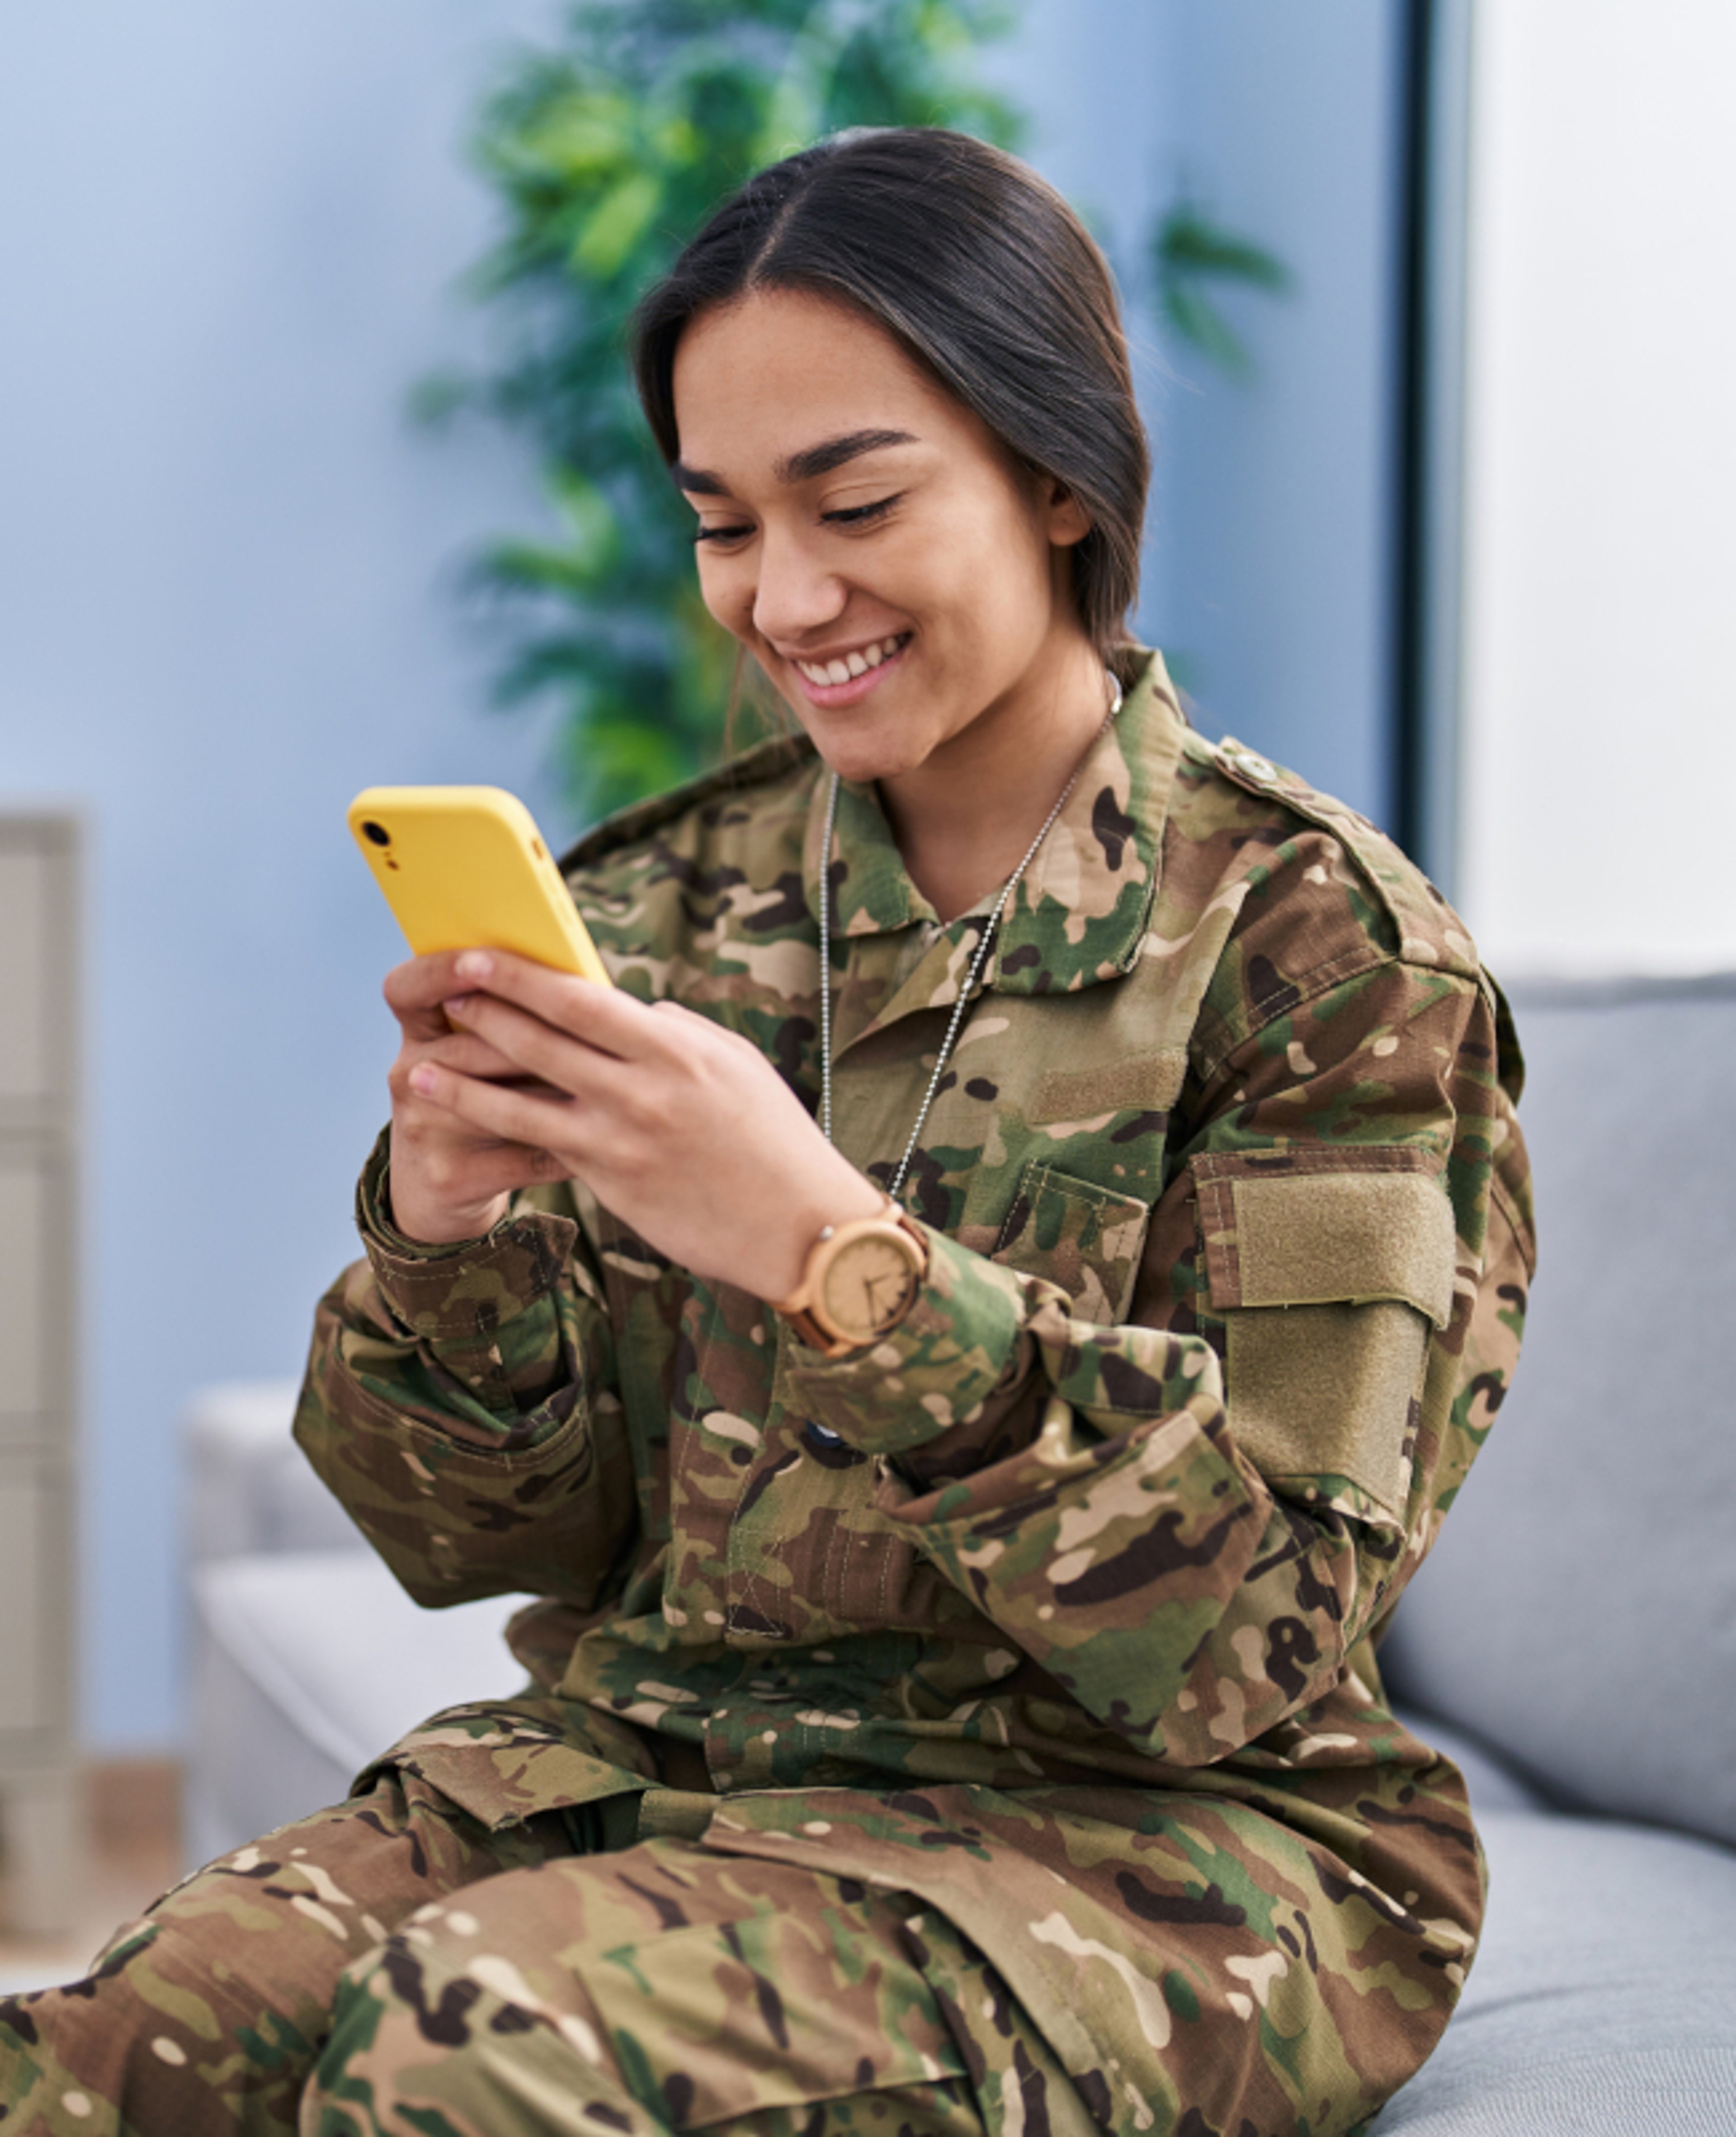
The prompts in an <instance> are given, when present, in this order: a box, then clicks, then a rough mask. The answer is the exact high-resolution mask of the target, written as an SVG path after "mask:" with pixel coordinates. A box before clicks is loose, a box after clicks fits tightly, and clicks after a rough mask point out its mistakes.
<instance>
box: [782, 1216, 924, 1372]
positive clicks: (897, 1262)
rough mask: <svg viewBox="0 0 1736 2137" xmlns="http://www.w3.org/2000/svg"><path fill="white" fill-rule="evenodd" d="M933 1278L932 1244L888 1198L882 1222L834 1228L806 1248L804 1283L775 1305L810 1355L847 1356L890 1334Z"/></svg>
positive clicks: (855, 1221) (858, 1220)
mask: <svg viewBox="0 0 1736 2137" xmlns="http://www.w3.org/2000/svg"><path fill="white" fill-rule="evenodd" d="M927 1273H928V1241H927V1239H926V1237H925V1236H924V1235H923V1233H922V1231H921V1227H920V1226H919V1225H917V1224H916V1223H914V1222H913V1221H912V1219H911V1218H909V1217H907V1215H905V1213H904V1212H903V1210H901V1209H900V1208H899V1207H898V1205H897V1203H896V1202H894V1201H893V1200H892V1197H891V1196H890V1195H888V1196H887V1200H886V1207H885V1208H884V1209H883V1210H882V1211H881V1212H880V1214H879V1215H878V1216H877V1217H854V1218H852V1219H850V1221H849V1223H848V1224H828V1225H827V1226H826V1228H825V1229H824V1231H823V1232H822V1233H821V1234H820V1235H819V1238H818V1239H816V1240H815V1242H814V1244H813V1245H812V1246H811V1247H810V1249H808V1259H807V1263H806V1266H805V1268H803V1270H802V1280H801V1282H800V1283H799V1284H797V1286H796V1287H795V1290H794V1291H792V1292H790V1296H789V1297H787V1298H780V1299H776V1300H774V1302H773V1310H774V1311H775V1312H778V1313H781V1314H782V1315H783V1317H784V1318H785V1320H786V1321H787V1322H789V1323H790V1326H791V1327H792V1328H794V1329H795V1332H796V1334H797V1335H798V1336H800V1337H801V1339H802V1341H803V1342H805V1344H807V1345H808V1346H809V1348H810V1350H815V1351H820V1352H822V1353H823V1354H824V1356H826V1357H828V1358H841V1357H843V1356H844V1354H845V1353H846V1351H857V1350H860V1349H861V1347H862V1346H863V1344H864V1343H873V1342H876V1341H878V1340H879V1338H880V1337H881V1336H887V1335H890V1334H891V1332H892V1330H893V1329H894V1328H896V1327H897V1325H898V1323H899V1322H901V1321H902V1319H903V1318H904V1317H905V1315H906V1314H907V1313H908V1312H909V1311H910V1309H911V1307H912V1306H913V1305H914V1304H915V1303H916V1300H917V1293H918V1292H920V1291H921V1288H922V1279H923V1278H924V1277H925V1276H926V1274H927Z"/></svg>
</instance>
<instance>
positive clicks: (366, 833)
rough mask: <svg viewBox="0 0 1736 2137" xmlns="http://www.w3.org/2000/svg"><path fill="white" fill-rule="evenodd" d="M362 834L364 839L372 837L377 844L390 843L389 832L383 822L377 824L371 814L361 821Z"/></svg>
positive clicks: (384, 844) (386, 844) (385, 844)
mask: <svg viewBox="0 0 1736 2137" xmlns="http://www.w3.org/2000/svg"><path fill="white" fill-rule="evenodd" d="M362 837H363V838H364V839H372V840H373V842H374V844H375V845H377V846H389V845H391V832H390V831H388V830H387V828H386V826H385V825H383V824H377V823H376V822H375V821H374V820H373V818H372V816H370V817H368V818H367V820H366V821H365V822H364V823H363V825H362Z"/></svg>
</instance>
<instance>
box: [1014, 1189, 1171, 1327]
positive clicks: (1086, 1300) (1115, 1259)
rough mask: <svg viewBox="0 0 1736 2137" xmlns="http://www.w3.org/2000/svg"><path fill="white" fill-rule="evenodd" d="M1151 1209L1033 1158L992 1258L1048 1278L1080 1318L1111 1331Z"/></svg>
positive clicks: (1127, 1293) (1125, 1299)
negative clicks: (1065, 1297)
mask: <svg viewBox="0 0 1736 2137" xmlns="http://www.w3.org/2000/svg"><path fill="white" fill-rule="evenodd" d="M1150 1220H1151V1211H1150V1207H1149V1206H1148V1205H1146V1204H1145V1203H1144V1202H1142V1201H1141V1200H1140V1198H1139V1196H1138V1195H1121V1194H1118V1193H1116V1190H1114V1189H1113V1188H1111V1187H1099V1186H1098V1185H1096V1183H1095V1182H1094V1181H1092V1180H1079V1179H1076V1178H1075V1177H1074V1176H1073V1175H1072V1174H1071V1173H1067V1172H1063V1171H1060V1169H1059V1168H1058V1166H1053V1165H1046V1164H1043V1163H1041V1162H1039V1161H1036V1160H1034V1159H1033V1161H1032V1162H1031V1163H1030V1164H1029V1165H1028V1166H1026V1167H1025V1171H1024V1176H1023V1177H1022V1178H1021V1179H1020V1180H1019V1192H1018V1193H1017V1195H1014V1198H1013V1206H1012V1208H1011V1209H1010V1210H1009V1211H1008V1212H1007V1216H1006V1221H1005V1223H1004V1224H1003V1225H1002V1226H1001V1228H1000V1236H999V1239H998V1240H997V1241H996V1243H995V1248H994V1253H993V1255H992V1256H991V1257H990V1258H991V1259H992V1260H994V1261H997V1262H1002V1263H1004V1264H1005V1265H1006V1267H1007V1268H1012V1269H1017V1270H1018V1271H1019V1273H1020V1274H1021V1275H1024V1276H1040V1277H1046V1278H1048V1281H1049V1282H1050V1283H1053V1284H1057V1285H1058V1286H1059V1287H1060V1288H1061V1289H1062V1290H1063V1291H1064V1292H1066V1293H1067V1297H1069V1298H1070V1299H1072V1302H1073V1310H1074V1312H1075V1313H1076V1314H1077V1317H1078V1318H1079V1319H1080V1320H1081V1321H1089V1322H1096V1323H1097V1325H1098V1326H1103V1327H1115V1326H1118V1325H1119V1324H1120V1322H1121V1317H1122V1316H1123V1315H1124V1314H1125V1313H1126V1311H1127V1307H1128V1303H1129V1302H1130V1301H1131V1298H1132V1297H1133V1283H1134V1278H1135V1277H1136V1276H1137V1275H1138V1274H1139V1267H1140V1253H1142V1252H1143V1250H1144V1249H1145V1228H1146V1226H1147V1224H1150Z"/></svg>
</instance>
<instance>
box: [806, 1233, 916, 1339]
mask: <svg viewBox="0 0 1736 2137" xmlns="http://www.w3.org/2000/svg"><path fill="white" fill-rule="evenodd" d="M919 1253H920V1249H918V1248H917V1244H916V1243H915V1241H914V1240H912V1239H908V1238H907V1235H906V1234H903V1233H902V1232H895V1231H893V1230H892V1229H891V1228H890V1227H889V1228H888V1229H887V1230H886V1231H885V1232H870V1233H868V1234H864V1235H863V1236H862V1237H860V1238H858V1239H848V1240H846V1241H845V1243H844V1245H843V1246H841V1247H840V1248H839V1250H838V1252H837V1253H836V1254H835V1255H834V1257H833V1260H832V1263H831V1266H830V1267H829V1268H828V1269H827V1271H826V1273H825V1283H824V1289H823V1291H822V1292H821V1297H822V1300H823V1302H824V1311H825V1315H826V1318H827V1319H828V1320H829V1321H830V1322H833V1324H834V1326H836V1327H837V1328H838V1329H839V1330H840V1331H842V1332H843V1333H844V1335H847V1336H860V1337H862V1338H863V1339H864V1340H865V1339H866V1338H867V1337H868V1336H878V1334H879V1333H880V1331H881V1330H882V1329H883V1328H890V1327H891V1326H892V1325H893V1323H894V1322H896V1321H897V1319H898V1317H900V1315H901V1314H902V1312H904V1310H905V1308H906V1307H907V1306H908V1305H909V1303H910V1302H911V1299H912V1297H913V1296H914V1294H915V1292H916V1288H917V1282H918V1278H917V1257H918V1254H919Z"/></svg>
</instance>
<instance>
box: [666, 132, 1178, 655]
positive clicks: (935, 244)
mask: <svg viewBox="0 0 1736 2137" xmlns="http://www.w3.org/2000/svg"><path fill="white" fill-rule="evenodd" d="M751 290H805V291H807V292H808V293H810V295H815V296H820V297H826V298H829V299H832V300H834V302H837V303H840V304H848V305H850V306H851V307H852V308H853V309H855V310H857V311H858V312H860V313H862V314H864V315H865V316H866V317H868V319H872V320H873V321H874V322H875V323H876V324H878V325H880V326H882V327H883V328H884V329H886V330H887V333H890V334H892V336H893V338H895V339H896V340H897V341H898V342H899V343H902V346H903V347H904V348H906V349H907V351H908V352H909V353H911V354H912V356H913V357H914V358H916V359H917V362H919V363H921V364H923V365H924V366H925V367H926V368H927V369H928V370H929V371H930V372H932V373H933V375H934V376H935V377H936V378H937V379H939V381H940V382H941V385H943V386H944V387H946V390H947V391H948V392H950V393H951V394H952V395H953V396H954V397H956V399H958V400H959V401H960V402H963V403H964V405H965V407H967V408H969V409H970V410H971V411H972V412H973V413H974V414H975V415H976V416H979V417H980V419H981V421H983V422H984V423H985V425H986V426H988V428H989V429H990V431H993V432H994V435H995V436H996V437H997V438H999V440H1000V441H1001V442H1002V444H1003V445H1004V446H1005V447H1006V448H1007V449H1008V450H1009V452H1011V453H1012V455H1014V458H1015V460H1018V461H1019V463H1020V464H1021V465H1024V466H1025V467H1027V468H1029V469H1031V470H1035V471H1036V472H1038V473H1039V474H1042V475H1050V476H1053V478H1054V479H1056V480H1057V481H1058V482H1060V483H1062V484H1064V485H1065V486H1066V488H1067V489H1068V490H1069V491H1070V492H1071V493H1072V495H1073V497H1074V498H1075V499H1077V501H1078V503H1079V504H1081V505H1082V506H1083V508H1084V509H1085V512H1086V514H1087V516H1088V518H1089V519H1090V521H1091V531H1090V533H1088V534H1087V536H1086V537H1085V538H1084V540H1083V541H1082V542H1080V543H1077V545H1076V546H1075V547H1074V548H1073V549H1072V552H1071V557H1072V574H1073V593H1074V598H1075V600H1076V601H1077V605H1078V611H1079V617H1080V621H1081V622H1082V624H1083V625H1084V626H1085V629H1086V630H1087V632H1088V633H1089V634H1090V636H1091V639H1092V643H1093V645H1095V646H1096V647H1097V650H1098V652H1099V654H1100V655H1103V656H1105V657H1107V655H1109V653H1110V651H1111V649H1112V648H1113V647H1115V646H1116V645H1125V644H1126V642H1127V622H1126V619H1127V611H1128V610H1129V609H1130V608H1131V606H1133V601H1134V596H1135V594H1136V593H1137V591H1138V590H1139V564H1140V533H1141V531H1142V528H1143V523H1144V518H1145V490H1146V486H1147V484H1148V483H1149V481H1150V466H1151V463H1150V450H1149V449H1148V447H1147V445H1146V441H1145V429H1144V426H1143V425H1142V424H1141V423H1140V416H1139V410H1138V407H1137V406H1136V405H1135V401H1134V397H1133V380H1132V376H1131V372H1130V369H1129V367H1128V362H1127V345H1126V339H1125V338H1124V336H1123V334H1122V331H1121V307H1120V305H1119V304H1118V303H1117V301H1116V289H1115V281H1114V278H1113V277H1112V276H1111V274H1110V271H1109V265H1108V262H1107V261H1106V260H1105V259H1104V257H1103V256H1102V254H1101V252H1100V251H1098V250H1097V246H1095V245H1094V244H1093V243H1092V240H1091V238H1090V236H1088V235H1087V232H1086V230H1085V228H1084V226H1083V225H1082V223H1081V222H1080V221H1079V219H1078V217H1077V216H1076V215H1075V214H1074V213H1073V212H1072V209H1071V208H1070V207H1068V206H1067V203H1066V202H1065V201H1064V200H1063V199H1062V197H1061V196H1060V195H1059V194H1058V192H1056V191H1055V190H1054V188H1053V187H1052V186H1050V185H1048V184H1047V183H1045V182H1044V181H1043V179H1042V178H1038V176H1037V174H1036V173H1035V172H1034V171H1033V170H1031V169H1029V168H1028V167H1027V166H1026V165H1025V164H1024V163H1020V162H1019V160H1018V158H1016V157H1014V156H1009V155H1007V154H1005V153H1004V152H1003V151H1002V150H1000V149H999V148H990V147H989V146H988V145H987V144H985V143H984V142H981V141H978V140H975V139H972V138H971V137H970V135H969V134H953V133H949V132H946V131H945V130H943V129H941V128H938V127H914V126H912V127H896V128H886V129H858V130H856V131H854V132H851V133H848V134H837V135H834V137H833V138H832V139H829V140H827V141H822V142H820V143H819V144H817V145H816V146H815V147H814V148H805V149H803V150H802V151H801V153H800V154H799V155H795V156H790V157H786V158H785V160H784V161H783V162H782V163H773V164H772V165H771V167H770V168H768V169H766V170H763V171H761V173H759V174H758V175H757V177H756V178H751V179H749V181H748V182H747V183H746V185H745V186H743V187H742V190H741V191H740V192H738V193H736V194H734V195H733V196H732V197H731V198H730V199H728V200H727V201H726V202H724V203H723V205H722V207H720V208H719V209H717V212H716V213H715V214H714V215H713V216H712V218H711V220H710V221H708V223H707V224H706V225H705V226H704V228H703V230H702V231H700V232H699V234H698V236H696V237H695V238H694V239H693V241H692V242H691V243H690V244H689V245H688V246H687V248H686V250H685V251H683V253H682V255H681V256H680V258H679V259H678V260H677V261H676V262H675V265H674V266H673V268H672V269H671V270H670V271H669V274H668V275H666V276H665V277H664V280H662V281H661V282H659V284H658V285H657V286H656V287H655V288H654V289H653V290H651V291H650V292H649V294H648V295H647V296H646V297H645V299H644V301H643V303H642V304H640V305H639V310H638V312H637V314H635V320H634V334H633V361H634V369H635V375H636V377H637V379H638V382H639V398H640V400H641V401H642V402H644V410H645V415H646V416H647V418H648V420H649V422H650V426H651V429H652V431H653V433H654V436H655V437H656V440H657V444H658V446H659V450H661V452H662V454H663V455H664V459H665V460H669V461H671V462H673V460H675V458H676V456H677V454H678V450H679V447H678V440H677V436H676V428H675V403H674V392H673V379H674V370H675V350H676V348H677V345H678V343H679V342H680V339H681V336H682V333H683V331H684V330H685V329H686V328H687V326H688V324H689V323H690V322H691V321H692V320H693V319H696V318H697V317H698V315H699V314H701V313H702V312H704V311H708V310H709V309H712V307H713V306H715V305H719V304H729V303H731V302H732V300H733V299H736V298H737V297H741V296H743V295H746V294H747V293H748V292H749V291H751Z"/></svg>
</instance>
